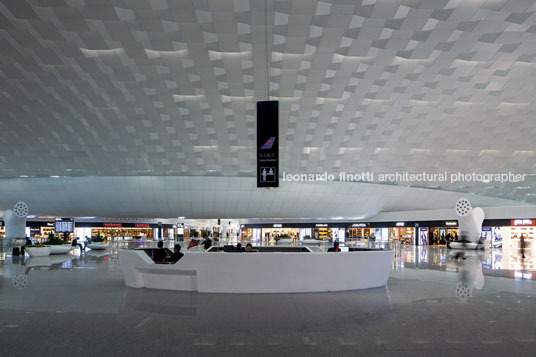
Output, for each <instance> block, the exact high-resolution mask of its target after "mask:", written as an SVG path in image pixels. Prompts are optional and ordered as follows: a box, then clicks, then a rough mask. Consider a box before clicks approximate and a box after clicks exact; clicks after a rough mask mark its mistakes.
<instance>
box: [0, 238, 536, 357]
mask: <svg viewBox="0 0 536 357" xmlns="http://www.w3.org/2000/svg"><path fill="white" fill-rule="evenodd" d="M122 247H123V245H117V244H114V245H112V247H111V249H109V250H107V251H88V252H86V253H82V252H80V251H79V250H76V251H74V252H73V254H70V255H65V256H51V257H47V258H28V257H26V258H25V259H21V258H19V257H12V256H11V254H10V252H3V253H0V355H1V356H37V355H47V356H48V355H50V356H72V355H80V356H112V355H113V356H118V355H119V356H127V355H131V356H147V355H151V356H204V355H206V356H209V355H213V356H222V355H229V356H237V355H238V356H241V355H243V356H252V355H255V356H328V355H332V356H359V355H393V356H399V355H407V356H415V355H417V356H437V355H439V356H441V355H445V356H475V355H486V356H501V355H504V356H506V355H508V356H534V355H535V354H536V281H535V280H534V275H535V274H536V271H535V269H534V260H535V258H534V256H533V255H532V252H530V254H529V252H527V253H526V256H527V258H526V259H524V260H522V259H518V258H519V257H517V258H516V255H519V254H518V253H519V252H517V251H503V250H501V249H499V250H492V251H489V252H478V253H477V252H471V253H465V254H464V256H462V254H459V253H460V252H453V251H447V250H446V248H437V247H424V248H423V247H401V250H400V251H397V258H396V261H395V262H394V264H393V269H392V274H391V277H390V279H389V282H388V285H387V287H383V288H377V289H370V290H363V291H352V292H343V293H317V294H277V295H276V294H262V295H232V294H196V293H180V292H168V291H157V290H149V289H131V288H126V287H125V286H124V283H123V279H122V274H121V270H120V266H119V261H118V259H117V249H118V248H122ZM516 262H518V263H519V264H518V265H516V264H517V263H516ZM318 269H322V267H318ZM311 274H314V272H311ZM236 278H237V279H240V272H237V273H236ZM333 278H334V279H351V278H352V272H348V274H347V275H345V276H339V277H333Z"/></svg>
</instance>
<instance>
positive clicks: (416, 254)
mask: <svg viewBox="0 0 536 357" xmlns="http://www.w3.org/2000/svg"><path fill="white" fill-rule="evenodd" d="M465 252H473V253H474V254H477V255H478V256H479V259H480V261H481V266H482V270H483V274H484V275H489V276H502V277H508V278H514V279H518V278H523V279H534V280H536V274H534V273H533V272H534V271H536V267H535V266H536V257H535V256H534V255H532V254H526V258H525V259H522V257H521V254H520V252H519V250H518V249H514V248H507V247H504V248H493V249H487V250H477V251H465ZM451 253H452V250H450V249H447V247H430V246H403V247H401V249H400V251H397V256H396V257H395V263H394V266H393V269H394V270H395V271H397V270H401V269H408V268H409V269H433V270H441V271H452V272H457V271H458V270H459V266H458V257H457V256H456V254H451ZM467 254H469V253H467Z"/></svg>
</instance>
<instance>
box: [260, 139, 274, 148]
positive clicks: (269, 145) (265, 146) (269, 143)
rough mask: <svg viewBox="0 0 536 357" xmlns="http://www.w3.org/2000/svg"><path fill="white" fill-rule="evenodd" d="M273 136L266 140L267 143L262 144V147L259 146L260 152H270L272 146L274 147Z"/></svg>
mask: <svg viewBox="0 0 536 357" xmlns="http://www.w3.org/2000/svg"><path fill="white" fill-rule="evenodd" d="M274 141H275V136H272V137H271V138H270V139H268V141H267V142H265V143H264V145H263V146H261V150H270V149H271V148H272V146H273V145H274Z"/></svg>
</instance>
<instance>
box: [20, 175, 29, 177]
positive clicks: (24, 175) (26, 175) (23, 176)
mask: <svg viewBox="0 0 536 357" xmlns="http://www.w3.org/2000/svg"><path fill="white" fill-rule="evenodd" d="M19 177H22V178H26V177H28V175H20V176H19Z"/></svg>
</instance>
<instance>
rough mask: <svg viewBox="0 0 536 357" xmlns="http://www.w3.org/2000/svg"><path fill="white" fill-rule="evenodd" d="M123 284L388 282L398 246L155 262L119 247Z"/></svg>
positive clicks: (267, 287) (325, 286) (232, 287)
mask: <svg viewBox="0 0 536 357" xmlns="http://www.w3.org/2000/svg"><path fill="white" fill-rule="evenodd" d="M118 253H119V262H120V264H121V269H122V271H123V278H124V279H125V284H126V285H127V286H130V287H133V288H143V287H145V288H152V289H166V290H180V291H197V292H202V293H299V292H322V291H344V290H356V289H368V288H374V287H379V286H383V285H385V284H386V283H387V279H388V278H389V272H390V270H391V265H392V262H393V259H394V251H392V250H384V251H380V250H378V251H357V252H347V253H328V252H318V253H316V252H314V253H313V252H304V253H286V252H285V253H281V252H266V253H260V252H259V253H257V252H256V253H245V252H242V253H224V252H217V253H216V252H214V253H211V252H204V253H186V254H185V255H184V257H183V258H182V259H181V260H179V261H178V262H177V263H175V264H156V263H155V262H154V261H153V260H152V259H151V258H150V257H149V256H148V255H147V254H146V253H145V252H144V251H142V250H119V252H118Z"/></svg>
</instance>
